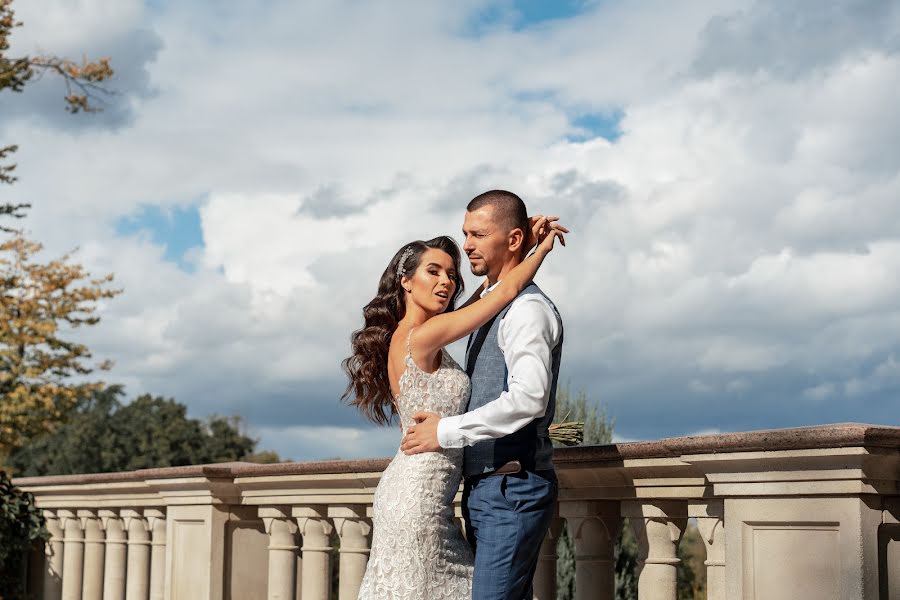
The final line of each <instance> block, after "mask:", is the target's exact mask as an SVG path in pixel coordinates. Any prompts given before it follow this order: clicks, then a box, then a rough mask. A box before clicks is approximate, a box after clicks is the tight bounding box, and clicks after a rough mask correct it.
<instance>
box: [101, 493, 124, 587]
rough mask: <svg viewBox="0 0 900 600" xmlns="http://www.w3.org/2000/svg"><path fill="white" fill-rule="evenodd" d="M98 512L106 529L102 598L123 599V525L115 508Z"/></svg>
mask: <svg viewBox="0 0 900 600" xmlns="http://www.w3.org/2000/svg"><path fill="white" fill-rule="evenodd" d="M98 514H99V516H100V520H101V522H102V523H103V529H104V530H105V531H106V556H105V560H104V563H105V564H104V568H103V600H125V564H126V563H125V561H126V548H125V542H126V539H127V537H126V535H125V526H124V524H123V523H122V519H120V518H119V513H118V512H116V511H115V510H109V509H102V510H100V511H98Z"/></svg>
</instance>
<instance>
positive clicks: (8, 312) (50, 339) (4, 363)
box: [0, 235, 121, 456]
mask: <svg viewBox="0 0 900 600" xmlns="http://www.w3.org/2000/svg"><path fill="white" fill-rule="evenodd" d="M41 249H42V247H41V245H40V244H38V243H35V242H31V241H28V240H26V239H25V238H23V237H22V236H18V235H17V236H15V237H12V238H11V239H8V240H6V241H5V242H3V243H2V244H0V281H2V288H0V398H2V401H0V456H5V455H8V453H9V452H10V451H12V450H13V449H16V448H18V447H20V446H22V445H23V444H24V443H25V442H26V441H27V440H28V439H29V438H30V437H32V436H35V435H37V434H40V433H44V432H47V431H52V430H53V429H54V428H55V427H56V426H58V425H59V424H60V423H62V422H63V421H64V420H65V418H66V417H67V416H68V414H69V413H70V412H71V411H72V409H74V408H75V406H77V405H78V403H79V402H80V401H81V400H83V399H84V398H87V397H88V396H90V395H91V394H92V393H93V392H94V391H95V390H97V389H99V388H101V387H102V383H100V382H92V381H89V379H90V377H89V376H90V375H91V373H93V372H94V371H96V370H105V369H108V368H109V363H108V362H95V361H92V356H91V352H90V350H89V349H88V347H87V346H85V345H84V344H81V343H78V342H75V341H72V340H71V339H69V335H70V334H71V333H72V331H73V330H74V329H77V328H79V327H83V326H85V325H94V324H96V323H97V322H98V321H99V317H98V316H97V308H98V302H100V301H102V300H104V299H107V298H112V297H114V296H116V295H117V294H119V293H120V291H121V290H116V289H112V288H111V287H110V283H111V281H112V276H111V275H107V276H105V277H101V278H99V279H92V278H90V276H89V275H88V273H87V272H86V271H85V270H84V268H83V267H82V266H81V265H78V264H74V263H71V262H70V256H69V255H66V256H63V257H62V258H59V259H57V260H51V261H49V262H46V263H45V262H41V261H40V260H36V255H37V254H38V253H39V252H40V251H41Z"/></svg>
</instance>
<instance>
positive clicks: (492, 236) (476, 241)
mask: <svg viewBox="0 0 900 600" xmlns="http://www.w3.org/2000/svg"><path fill="white" fill-rule="evenodd" d="M463 236H464V237H465V240H466V241H465V243H464V244H463V252H465V253H466V256H468V257H469V265H470V266H471V267H472V274H473V275H476V276H478V277H483V276H490V275H491V274H492V272H493V274H494V276H496V274H497V273H499V271H500V269H501V268H502V267H503V264H504V263H505V262H506V260H507V258H508V254H509V252H510V250H509V232H508V231H506V230H505V229H504V228H503V227H502V226H501V225H500V224H498V223H497V222H496V220H495V219H494V207H492V206H484V207H482V208H479V209H477V210H472V211H466V218H465V220H464V221H463Z"/></svg>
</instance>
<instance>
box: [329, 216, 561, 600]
mask: <svg viewBox="0 0 900 600" xmlns="http://www.w3.org/2000/svg"><path fill="white" fill-rule="evenodd" d="M550 220H555V218H550V219H548V218H546V217H540V218H536V219H533V222H532V235H531V239H540V240H541V241H540V242H539V243H538V244H537V247H536V249H535V251H534V252H533V253H532V255H531V256H529V257H528V258H526V259H525V260H524V261H523V262H522V263H520V264H519V265H518V266H516V267H515V268H514V269H513V270H512V271H510V272H509V273H508V274H507V275H506V276H505V277H504V278H503V281H502V282H501V283H500V284H499V285H498V286H497V287H496V288H495V289H494V290H493V291H492V292H491V293H490V294H487V295H486V296H485V297H484V298H483V299H479V296H480V294H479V292H480V291H481V289H479V290H478V291H476V292H475V293H474V294H473V295H472V297H471V298H470V299H469V300H468V301H467V302H466V304H465V305H464V306H463V307H461V308H459V309H457V310H453V308H454V305H455V303H456V301H457V300H458V299H459V297H460V295H461V294H462V291H463V281H462V276H461V275H460V269H459V266H460V253H459V248H458V246H457V245H456V243H455V242H454V241H453V239H452V238H449V237H446V236H441V237H437V238H434V239H432V240H428V241H427V242H422V241H415V242H411V243H409V244H406V245H404V246H403V247H402V248H400V250H398V251H397V253H396V254H395V255H394V257H393V258H392V259H391V261H390V263H389V264H388V266H387V268H386V269H385V271H384V273H383V274H382V275H381V280H380V281H379V284H378V294H377V295H376V296H375V298H374V299H373V300H372V301H371V302H369V304H367V305H366V307H365V308H364V309H363V316H364V318H365V324H364V326H363V328H362V329H360V330H359V331H356V332H355V333H354V334H353V336H352V338H351V346H352V354H351V356H350V357H349V358H347V359H346V360H344V362H343V367H344V370H345V371H346V372H347V375H348V377H349V378H350V384H349V385H348V387H347V391H346V392H345V394H344V397H345V398H346V397H348V396H351V395H352V396H353V399H352V401H351V404H352V405H354V406H356V407H357V408H358V409H359V410H360V411H361V412H362V413H363V414H364V415H365V416H366V417H368V418H369V419H371V420H372V421H374V422H376V423H379V424H383V425H386V424H389V423H390V422H391V421H392V420H393V418H394V417H395V416H399V418H400V425H401V428H402V429H403V432H404V433H405V432H406V429H407V428H408V427H409V426H410V425H412V424H413V420H412V415H413V414H415V413H417V412H419V411H428V412H433V413H437V414H438V415H440V416H442V417H444V416H451V415H456V414H459V413H461V412H463V411H464V410H465V407H466V404H467V402H468V398H469V386H470V383H469V378H468V376H467V375H466V373H465V371H463V370H462V369H461V368H460V366H459V365H458V364H457V363H456V361H454V360H453V358H451V357H450V355H449V354H448V353H447V352H446V351H445V350H444V347H445V346H446V345H447V344H450V343H452V342H454V341H456V340H458V339H461V338H463V337H465V336H467V335H469V334H470V333H472V332H473V331H475V330H477V329H478V328H479V327H481V326H482V325H484V324H485V323H487V322H488V321H489V320H490V319H491V318H493V317H494V316H495V315H497V314H498V313H499V312H500V311H501V310H502V309H503V308H504V307H505V306H506V305H507V304H509V303H510V302H511V301H512V300H513V299H514V298H515V297H516V296H517V295H518V294H519V293H520V292H521V291H522V290H523V289H524V288H525V287H526V286H527V285H528V284H529V282H530V281H531V279H532V278H533V277H534V275H535V273H536V272H537V270H538V268H539V267H540V265H541V263H542V262H543V260H544V258H545V257H546V256H547V254H548V253H549V252H550V251H551V250H552V249H553V245H554V240H555V238H556V237H557V236H560V240H561V242H563V243H564V240H563V238H562V233H561V231H559V230H558V229H556V227H555V226H552V225H551V223H550ZM482 287H483V286H482ZM462 452H463V451H462V449H444V450H441V451H439V452H429V453H424V454H414V455H406V454H404V453H403V452H400V451H399V450H398V452H397V455H396V456H395V457H394V458H393V460H392V461H391V463H390V464H389V465H388V467H387V469H385V471H384V473H383V474H382V476H381V480H380V482H379V484H378V487H377V488H376V490H375V498H374V506H373V525H374V530H373V539H372V550H371V554H370V558H369V563H368V566H367V567H366V574H365V576H364V578H363V582H362V587H361V588H360V593H359V599H360V600H442V599H443V600H469V599H470V598H471V587H472V570H473V564H474V560H473V554H472V549H471V548H470V546H469V545H468V543H467V542H466V541H465V539H464V538H463V536H462V532H461V531H460V529H459V527H458V526H457V525H456V522H455V521H454V518H453V517H454V515H453V499H454V497H455V496H456V493H457V491H458V490H459V486H460V481H461V478H462V458H463V455H462Z"/></svg>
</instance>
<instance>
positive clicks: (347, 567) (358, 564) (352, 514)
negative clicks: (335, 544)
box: [328, 504, 372, 600]
mask: <svg viewBox="0 0 900 600" xmlns="http://www.w3.org/2000/svg"><path fill="white" fill-rule="evenodd" d="M328 516H329V517H332V518H333V519H334V528H335V530H337V534H338V536H339V537H340V539H341V550H340V554H341V564H340V571H339V574H340V586H339V590H340V594H339V599H338V600H356V598H357V596H359V588H360V584H362V580H363V575H365V574H366V564H367V563H368V562H369V540H370V538H369V536H370V535H371V533H372V522H371V521H369V519H367V518H366V507H365V505H362V504H354V505H350V506H331V507H329V509H328Z"/></svg>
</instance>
